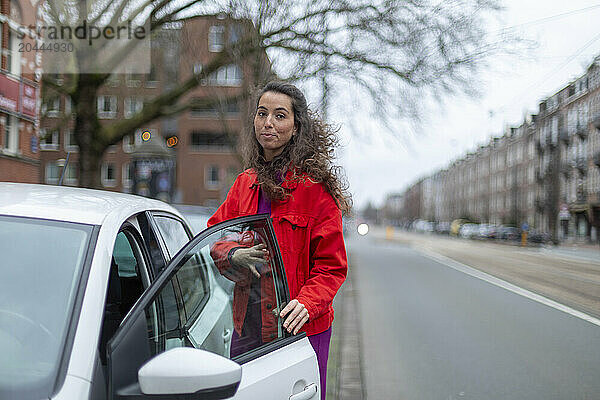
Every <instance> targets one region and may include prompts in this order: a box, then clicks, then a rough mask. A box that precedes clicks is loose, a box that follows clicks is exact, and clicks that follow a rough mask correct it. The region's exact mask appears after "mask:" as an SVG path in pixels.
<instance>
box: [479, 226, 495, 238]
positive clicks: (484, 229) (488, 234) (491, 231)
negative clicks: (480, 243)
mask: <svg viewBox="0 0 600 400" xmlns="http://www.w3.org/2000/svg"><path fill="white" fill-rule="evenodd" d="M496 234H497V227H496V226H495V225H491V224H481V225H479V238H480V239H495V238H496Z"/></svg>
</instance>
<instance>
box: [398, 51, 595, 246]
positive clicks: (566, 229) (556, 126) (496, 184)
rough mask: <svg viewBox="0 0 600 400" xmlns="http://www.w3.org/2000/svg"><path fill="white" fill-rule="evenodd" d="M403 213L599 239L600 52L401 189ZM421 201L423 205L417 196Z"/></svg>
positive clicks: (562, 237)
mask: <svg viewBox="0 0 600 400" xmlns="http://www.w3.org/2000/svg"><path fill="white" fill-rule="evenodd" d="M403 196H404V198H405V199H406V200H405V203H406V206H405V209H404V218H408V219H411V220H413V219H417V218H421V219H427V220H430V221H436V222H442V221H451V220H453V219H457V218H465V219H468V220H471V221H473V222H480V223H491V224H496V225H500V224H504V225H512V226H517V227H520V226H522V225H523V224H524V223H527V225H529V226H530V227H532V228H535V229H537V230H539V231H541V232H546V233H549V234H550V235H552V237H553V238H554V239H556V240H577V239H587V240H592V241H597V240H598V229H599V228H600V56H599V57H597V58H596V59H595V60H594V62H593V63H592V64H591V65H590V66H589V67H588V68H587V70H586V72H585V73H584V74H583V75H582V76H580V77H578V78H577V79H575V80H574V81H573V82H570V83H569V84H568V85H567V86H565V87H564V88H563V89H561V90H559V91H558V92H557V93H555V94H553V95H552V96H549V97H548V98H546V99H544V100H542V101H541V102H540V104H539V109H538V112H537V114H536V115H530V116H528V117H526V118H525V120H524V121H523V123H522V124H521V125H520V126H518V127H513V128H508V129H507V130H506V131H505V132H504V134H503V135H502V136H500V137H494V138H492V139H491V140H490V142H489V143H488V144H487V145H485V146H480V147H479V148H478V149H477V150H476V151H474V152H471V153H468V154H467V155H466V156H465V157H463V158H461V159H459V160H456V161H455V162H453V163H452V164H451V165H450V166H449V167H448V168H446V169H445V170H443V171H438V172H436V173H435V174H433V175H432V176H430V177H426V178H422V179H421V180H419V181H418V182H417V183H415V184H414V185H412V186H411V187H409V188H408V189H407V190H406V191H405V192H404V193H403ZM416 202H420V209H419V212H415V207H414V206H413V204H415V203H416Z"/></svg>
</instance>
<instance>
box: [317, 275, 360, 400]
mask: <svg viewBox="0 0 600 400" xmlns="http://www.w3.org/2000/svg"><path fill="white" fill-rule="evenodd" d="M348 269H349V272H348V277H347V279H346V282H344V284H343V285H342V288H341V289H340V291H339V292H338V294H337V296H336V297H335V299H334V301H333V306H334V309H335V318H334V320H333V333H332V337H331V346H330V350H329V362H328V368H327V400H338V399H343V400H362V399H365V398H366V396H365V393H364V391H365V389H364V385H363V379H362V371H361V368H362V364H361V357H360V356H361V340H360V328H359V316H358V313H357V311H356V291H355V290H354V288H353V286H352V275H353V274H352V265H350V266H349V268H348Z"/></svg>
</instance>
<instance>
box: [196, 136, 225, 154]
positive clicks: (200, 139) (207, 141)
mask: <svg viewBox="0 0 600 400" xmlns="http://www.w3.org/2000/svg"><path fill="white" fill-rule="evenodd" d="M190 146H191V149H192V151H201V150H205V151H229V150H230V149H231V147H230V146H229V141H228V139H227V135H225V134H222V133H212V132H192V135H191V140H190Z"/></svg>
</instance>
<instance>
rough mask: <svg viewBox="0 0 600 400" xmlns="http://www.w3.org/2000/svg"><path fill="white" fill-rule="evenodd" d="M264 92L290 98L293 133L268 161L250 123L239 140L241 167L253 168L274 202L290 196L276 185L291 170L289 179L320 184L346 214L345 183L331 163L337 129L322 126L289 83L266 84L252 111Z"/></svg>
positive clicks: (348, 200) (348, 198) (349, 202)
mask: <svg viewBox="0 0 600 400" xmlns="http://www.w3.org/2000/svg"><path fill="white" fill-rule="evenodd" d="M267 92H275V93H281V94H285V95H287V96H289V97H290V99H291V100H292V108H293V110H294V124H295V127H296V131H297V133H296V135H294V136H292V138H291V139H290V141H289V142H288V143H287V144H286V145H285V148H284V149H283V151H282V153H281V154H280V155H278V156H276V157H275V158H273V160H272V161H271V162H268V161H267V160H266V159H265V157H264V152H263V148H262V146H261V145H260V143H259V142H258V140H257V139H256V135H255V132H254V123H253V122H251V123H250V126H251V127H252V128H251V129H250V132H248V134H246V135H242V140H241V141H240V150H241V154H242V157H243V160H244V168H252V169H254V171H255V172H256V173H257V176H258V183H259V184H260V185H261V187H262V189H263V190H264V191H265V193H266V194H267V195H268V196H269V197H270V198H271V199H275V200H285V199H286V198H287V197H289V196H290V193H289V191H288V190H286V189H284V188H283V187H282V186H281V182H279V181H280V177H281V176H282V174H285V173H286V172H287V171H288V170H291V171H292V176H291V178H290V180H300V179H301V176H308V177H309V179H310V180H311V181H313V182H316V183H323V185H324V186H325V189H326V190H327V192H328V193H329V194H330V195H331V196H332V197H333V199H334V200H335V202H336V204H337V206H338V208H339V209H340V210H341V211H342V213H343V214H344V215H346V214H348V213H349V212H350V209H351V208H352V198H351V196H350V194H349V192H348V184H347V182H346V179H345V177H344V175H343V169H342V167H341V166H337V165H333V163H332V161H333V158H334V149H335V147H336V146H337V145H338V143H339V139H338V136H337V132H338V129H336V128H335V127H333V126H331V125H329V124H327V123H325V122H324V121H323V120H322V119H321V118H320V117H319V116H318V115H317V114H316V113H315V112H313V111H311V110H309V108H308V104H307V102H306V98H305V97H304V94H303V93H302V92H301V91H300V89H298V88H297V87H296V86H294V85H292V84H290V83H286V82H279V81H273V82H269V83H267V84H266V85H265V87H264V88H262V89H261V90H260V91H259V92H258V94H257V96H256V108H258V103H259V101H260V98H261V97H262V95H263V94H265V93H267ZM252 117H254V114H253V115H252ZM278 178H279V179H278Z"/></svg>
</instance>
